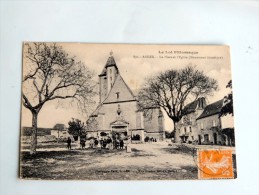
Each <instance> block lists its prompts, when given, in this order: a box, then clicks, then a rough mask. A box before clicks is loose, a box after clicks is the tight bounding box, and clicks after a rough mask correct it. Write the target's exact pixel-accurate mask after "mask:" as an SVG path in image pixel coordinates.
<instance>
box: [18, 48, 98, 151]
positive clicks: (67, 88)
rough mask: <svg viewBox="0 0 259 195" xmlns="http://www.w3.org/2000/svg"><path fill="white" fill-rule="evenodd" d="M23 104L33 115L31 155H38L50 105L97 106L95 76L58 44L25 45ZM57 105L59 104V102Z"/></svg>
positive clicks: (82, 107)
mask: <svg viewBox="0 0 259 195" xmlns="http://www.w3.org/2000/svg"><path fill="white" fill-rule="evenodd" d="M23 49H24V54H23V55H24V56H23V80H22V82H23V88H22V104H23V106H24V107H25V108H27V109H29V110H30V112H31V114H32V136H31V149H30V153H31V154H34V153H36V147H37V124H38V114H39V112H40V110H41V109H42V107H43V106H44V105H45V104H46V103H47V102H50V101H54V100H64V99H71V101H72V102H74V101H75V102H77V105H78V106H79V107H80V108H81V109H82V110H83V111H87V109H89V106H90V105H92V104H93V103H94V102H93V100H92V97H93V95H94V94H95V92H94V88H95V83H94V82H93V80H92V78H93V73H92V72H91V71H90V70H89V69H88V68H87V67H86V66H85V65H84V64H83V63H82V62H80V61H79V62H77V61H76V60H75V57H70V56H69V54H68V53H66V52H65V51H64V50H63V48H62V47H61V46H58V45H57V44H55V43H50V44H48V43H25V44H24V47H23ZM56 102H57V101H56Z"/></svg>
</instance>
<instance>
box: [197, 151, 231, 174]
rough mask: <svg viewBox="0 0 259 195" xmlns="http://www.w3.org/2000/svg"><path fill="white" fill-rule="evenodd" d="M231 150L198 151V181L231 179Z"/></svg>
mask: <svg viewBox="0 0 259 195" xmlns="http://www.w3.org/2000/svg"><path fill="white" fill-rule="evenodd" d="M232 164H233V163H232V150H198V166H199V178H200V179H219V178H233V177H234V173H233V166H232Z"/></svg>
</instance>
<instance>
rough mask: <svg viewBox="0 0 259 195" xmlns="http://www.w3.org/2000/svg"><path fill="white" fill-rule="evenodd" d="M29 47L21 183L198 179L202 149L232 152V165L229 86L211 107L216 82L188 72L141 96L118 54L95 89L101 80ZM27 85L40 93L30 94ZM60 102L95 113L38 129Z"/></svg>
mask: <svg viewBox="0 0 259 195" xmlns="http://www.w3.org/2000/svg"><path fill="white" fill-rule="evenodd" d="M24 48H25V50H26V49H27V50H26V51H24V52H25V53H26V54H24V59H25V60H24V67H25V66H26V65H25V64H26V63H28V64H33V63H34V64H36V66H35V67H36V68H35V69H33V68H32V67H30V68H29V69H25V68H24V80H23V82H24V83H23V85H24V88H23V106H24V107H25V108H27V109H28V110H30V111H31V113H32V126H25V125H23V126H22V127H21V146H20V176H21V177H22V178H24V179H27V178H28V179H86V180H138V179H140V180H141V179H142V180H143V179H198V171H199V166H198V162H197V150H200V149H203V150H205V149H208V150H209V149H214V150H226V149H227V150H231V151H232V155H233V161H234V163H235V137H234V124H233V102H232V81H231V80H229V81H228V83H225V87H226V88H228V89H229V90H230V92H229V93H228V94H222V97H221V98H220V99H218V100H216V101H213V102H211V101H210V99H209V95H211V94H212V93H217V91H216V90H217V87H218V84H217V83H218V82H217V80H216V79H213V78H210V77H208V76H206V74H205V73H203V72H202V71H200V70H196V69H195V67H193V66H186V67H182V68H181V69H176V70H174V69H171V70H167V71H164V72H162V73H160V75H157V76H150V77H149V78H147V79H146V80H145V84H144V85H143V87H142V88H141V89H140V90H139V91H138V92H137V93H136V92H135V91H133V90H132V89H131V88H130V87H129V85H128V84H127V83H126V82H125V80H124V78H123V76H122V75H121V73H120V69H121V65H118V64H117V63H116V59H115V57H114V54H113V52H110V54H109V56H108V57H107V58H108V59H107V60H106V62H103V69H102V71H101V72H100V73H99V74H98V82H96V83H97V84H94V82H93V80H94V79H93V78H94V76H96V75H91V74H92V73H91V71H90V70H88V69H86V68H85V67H84V65H82V64H81V63H80V62H78V63H77V62H75V61H74V59H73V58H68V57H66V53H65V51H63V50H62V47H59V46H57V45H55V44H54V45H51V44H50V45H48V44H44V43H43V44H42V43H34V44H32V43H31V44H27V45H26V46H25V47H24ZM37 52H38V53H37ZM28 61H29V62H28ZM25 73H27V74H25ZM37 75H38V77H39V79H41V81H36V79H37ZM56 75H57V78H55V76H56ZM217 79H219V78H217ZM53 82H54V84H53ZM27 85H31V86H34V87H35V90H34V91H33V92H28V91H27V90H29V89H30V88H26V86H27ZM64 89H65V90H64ZM96 89H97V90H96ZM62 90H64V91H62ZM95 90H96V91H95ZM26 92H27V95H26ZM31 93H35V94H36V96H38V97H37V98H38V99H37V98H36V99H34V100H29V98H30V97H34V98H35V96H32V95H31ZM29 96H30V97H29ZM94 97H98V98H97V99H98V100H97V101H96V102H94V101H93V99H94ZM187 97H188V98H187ZM57 99H59V100H63V99H73V100H76V101H78V102H79V103H80V108H81V109H89V107H90V105H91V106H93V107H94V109H93V111H92V112H91V113H89V114H88V115H87V118H85V120H84V121H83V120H80V119H77V118H73V117H72V118H71V119H70V120H69V121H67V123H56V124H55V125H54V126H53V127H48V128H46V127H40V126H38V122H37V120H38V118H39V117H40V114H39V113H40V110H41V108H42V107H43V106H44V104H45V103H46V102H51V101H52V100H57ZM208 102H210V103H208ZM73 105H74V104H71V106H73ZM78 105H79V104H78ZM78 109H79V108H78ZM89 110H90V109H89ZM49 114H50V115H51V113H49ZM51 117H52V118H55V116H51ZM165 120H171V122H172V123H173V126H172V129H170V130H168V129H166V127H165ZM234 169H235V165H234Z"/></svg>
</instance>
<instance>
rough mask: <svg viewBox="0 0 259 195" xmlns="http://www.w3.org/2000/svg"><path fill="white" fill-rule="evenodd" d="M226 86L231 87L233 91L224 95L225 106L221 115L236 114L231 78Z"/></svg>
mask: <svg viewBox="0 0 259 195" xmlns="http://www.w3.org/2000/svg"><path fill="white" fill-rule="evenodd" d="M226 88H230V89H231V92H230V93H229V94H228V95H227V96H225V97H224V100H223V106H222V108H221V111H220V116H224V115H227V114H231V115H232V116H234V111H233V95H232V80H230V81H229V82H228V84H227V86H226Z"/></svg>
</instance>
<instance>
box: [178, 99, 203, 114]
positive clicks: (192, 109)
mask: <svg viewBox="0 0 259 195" xmlns="http://www.w3.org/2000/svg"><path fill="white" fill-rule="evenodd" d="M201 103H203V104H201ZM205 105H206V100H205V98H204V97H200V98H198V99H197V100H195V101H193V102H191V103H189V104H187V105H186V106H185V107H184V109H183V113H184V115H186V114H189V113H192V112H195V110H196V109H197V107H200V108H201V109H202V108H204V107H205Z"/></svg>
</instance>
